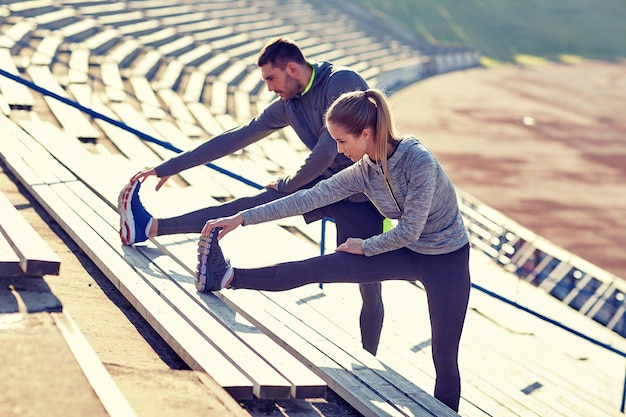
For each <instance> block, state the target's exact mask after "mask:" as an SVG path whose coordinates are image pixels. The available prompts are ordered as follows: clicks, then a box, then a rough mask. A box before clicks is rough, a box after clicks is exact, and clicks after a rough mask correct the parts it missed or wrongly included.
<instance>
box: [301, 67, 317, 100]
mask: <svg viewBox="0 0 626 417" xmlns="http://www.w3.org/2000/svg"><path fill="white" fill-rule="evenodd" d="M311 70H312V72H311V79H310V80H309V83H308V84H307V85H306V87H305V89H304V91H303V92H301V93H300V95H301V96H303V95H305V94H306V93H308V92H309V90H310V89H311V86H312V85H313V80H314V79H315V68H314V67H311Z"/></svg>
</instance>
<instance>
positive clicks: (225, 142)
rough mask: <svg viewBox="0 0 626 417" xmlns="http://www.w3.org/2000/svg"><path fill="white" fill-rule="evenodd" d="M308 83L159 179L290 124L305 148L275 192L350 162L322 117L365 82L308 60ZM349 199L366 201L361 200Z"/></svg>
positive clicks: (169, 164)
mask: <svg viewBox="0 0 626 417" xmlns="http://www.w3.org/2000/svg"><path fill="white" fill-rule="evenodd" d="M310 65H311V66H312V67H313V71H314V74H315V76H314V79H313V84H312V86H311V89H310V90H309V91H308V92H307V93H306V94H304V95H302V94H298V95H296V96H295V97H294V98H292V99H289V100H287V101H284V100H281V99H280V98H276V99H275V100H274V101H272V102H271V103H270V104H269V105H268V107H267V108H266V109H265V110H264V111H263V112H262V113H261V114H259V115H258V116H257V117H256V118H254V119H252V120H251V121H250V122H249V123H248V124H246V125H243V126H239V127H236V128H234V129H231V130H229V131H226V132H224V133H222V134H220V135H217V136H214V137H213V138H211V139H210V140H208V141H206V142H204V143H203V144H201V145H199V146H198V147H196V148H194V149H192V150H189V151H187V152H184V153H181V154H180V155H178V156H176V157H174V158H171V159H169V160H168V161H165V162H164V163H162V164H161V165H159V166H157V167H156V168H155V170H156V173H157V175H158V176H159V177H164V176H168V175H174V174H177V173H179V172H181V171H183V170H185V169H188V168H192V167H194V166H197V165H202V164H205V163H208V162H211V161H214V160H216V159H219V158H221V157H223V156H226V155H229V154H231V153H233V152H236V151H238V150H240V149H242V148H244V147H245V146H247V145H249V144H251V143H253V142H256V141H258V140H260V139H262V138H264V137H266V136H268V135H270V134H271V133H273V132H275V131H277V130H279V129H282V128H283V127H285V126H291V127H292V128H293V129H294V130H295V132H296V133H297V134H298V136H299V137H300V140H302V142H303V143H304V144H305V145H306V146H307V148H309V149H310V150H311V154H310V155H309V156H308V157H307V159H306V160H305V162H304V165H302V167H300V169H299V170H298V172H296V173H295V174H293V175H291V176H288V177H286V178H282V179H281V180H279V181H277V184H276V186H277V188H276V189H277V191H281V192H284V193H291V192H294V191H296V190H298V189H300V188H302V187H304V186H305V185H308V184H309V183H311V182H313V181H316V180H319V178H320V177H323V178H328V177H330V176H331V175H333V174H335V173H337V172H339V171H341V170H342V169H344V168H345V167H347V166H349V165H351V164H352V161H350V159H348V158H346V157H345V156H344V155H341V154H339V153H338V152H337V145H336V143H335V141H334V140H333V138H332V137H331V136H330V134H329V133H328V130H327V129H326V126H325V124H324V116H325V113H326V110H327V109H328V107H329V106H330V105H331V104H332V102H333V101H335V100H336V99H337V98H338V97H339V96H340V95H341V94H343V93H345V92H348V91H355V90H366V89H367V88H368V86H367V83H366V82H365V80H364V79H363V78H362V77H361V76H360V75H359V74H358V73H357V72H355V71H353V70H351V69H349V68H345V67H336V66H333V65H332V64H331V63H329V62H312V63H310ZM360 197H361V198H358V197H357V198H354V199H351V201H354V202H358V201H367V199H366V198H365V196H360Z"/></svg>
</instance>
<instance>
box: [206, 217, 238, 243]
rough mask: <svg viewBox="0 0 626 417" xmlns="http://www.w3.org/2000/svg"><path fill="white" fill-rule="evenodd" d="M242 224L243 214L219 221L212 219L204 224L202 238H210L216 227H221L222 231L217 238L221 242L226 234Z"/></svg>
mask: <svg viewBox="0 0 626 417" xmlns="http://www.w3.org/2000/svg"><path fill="white" fill-rule="evenodd" d="M242 224H243V217H241V214H235V215H234V216H230V217H222V218H219V219H211V220H208V221H207V222H206V223H205V224H204V227H203V228H202V236H205V237H208V236H209V235H210V234H211V230H213V229H215V228H216V227H221V228H222V230H221V231H220V233H219V235H218V236H217V240H220V239H222V238H223V237H224V236H226V234H228V233H229V232H231V231H233V230H235V229H236V228H237V227H239V226H241V225H242Z"/></svg>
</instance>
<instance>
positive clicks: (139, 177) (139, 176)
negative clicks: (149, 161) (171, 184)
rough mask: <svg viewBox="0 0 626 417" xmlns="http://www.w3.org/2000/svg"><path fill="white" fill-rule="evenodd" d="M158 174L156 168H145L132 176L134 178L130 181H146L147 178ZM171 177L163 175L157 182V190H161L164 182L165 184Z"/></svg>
mask: <svg viewBox="0 0 626 417" xmlns="http://www.w3.org/2000/svg"><path fill="white" fill-rule="evenodd" d="M153 175H154V176H156V175H157V173H156V171H155V169H154V168H147V169H144V170H143V171H139V172H138V173H136V174H135V175H133V176H132V178H131V179H130V182H131V183H132V182H135V181H141V182H144V181H145V180H146V178H148V177H151V176H153ZM168 179H170V177H169V175H168V176H166V177H162V178H160V179H159V182H158V183H157V185H156V187H155V190H156V191H159V190H160V189H161V187H162V186H163V184H165V182H166V181H167V180H168Z"/></svg>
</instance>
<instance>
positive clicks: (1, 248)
mask: <svg viewBox="0 0 626 417" xmlns="http://www.w3.org/2000/svg"><path fill="white" fill-rule="evenodd" d="M22 273H23V271H22V267H21V266H20V257H19V256H18V255H17V253H15V251H14V250H13V247H12V246H11V243H10V242H9V241H8V240H7V238H6V237H5V236H4V234H3V233H0V277H17V276H20V275H22Z"/></svg>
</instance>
